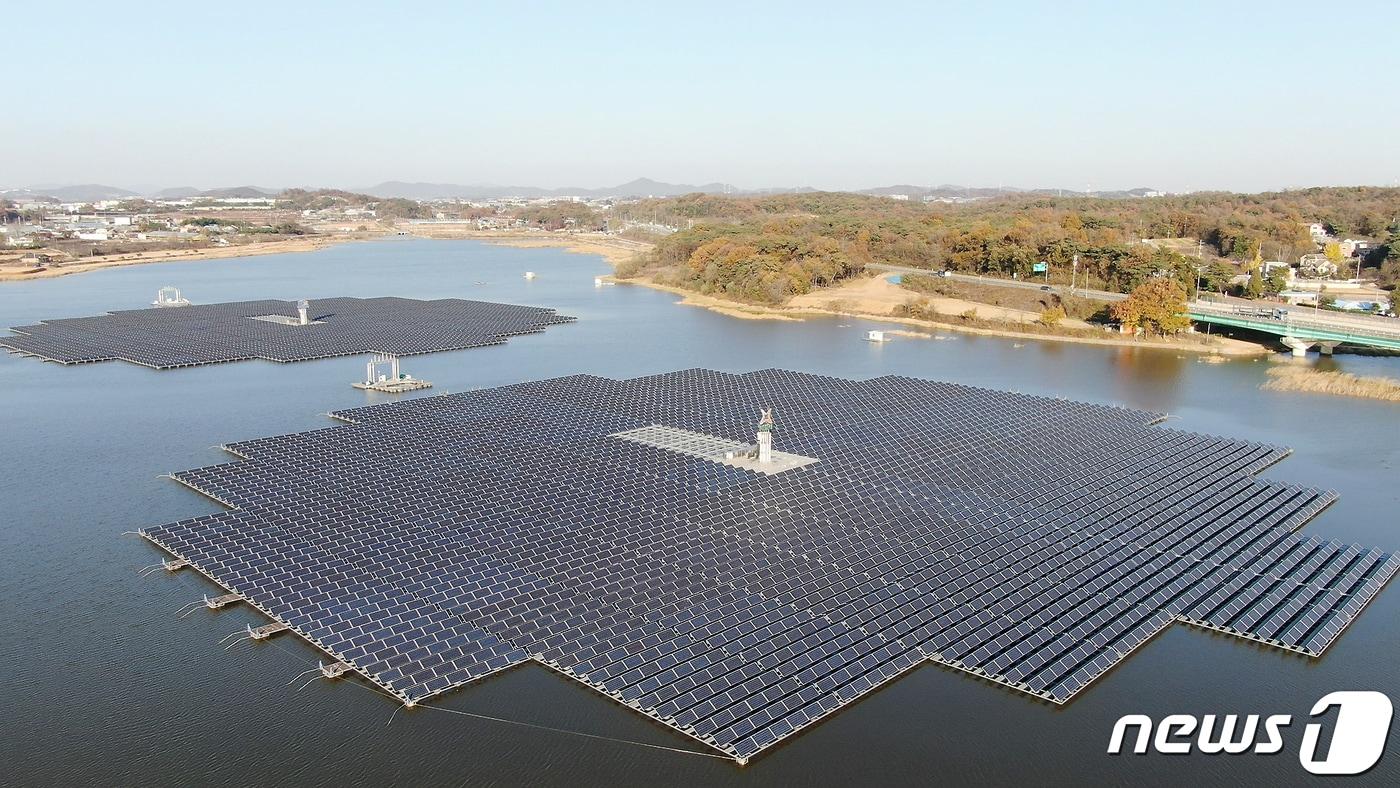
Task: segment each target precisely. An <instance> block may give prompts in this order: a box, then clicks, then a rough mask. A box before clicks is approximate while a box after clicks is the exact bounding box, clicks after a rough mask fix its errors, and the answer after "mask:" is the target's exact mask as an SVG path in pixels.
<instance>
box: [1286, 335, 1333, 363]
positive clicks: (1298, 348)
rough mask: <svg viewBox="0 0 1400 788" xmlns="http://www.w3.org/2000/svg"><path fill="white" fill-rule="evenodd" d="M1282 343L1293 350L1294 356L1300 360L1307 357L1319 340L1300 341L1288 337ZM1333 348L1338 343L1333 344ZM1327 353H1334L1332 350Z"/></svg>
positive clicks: (1329, 349)
mask: <svg viewBox="0 0 1400 788" xmlns="http://www.w3.org/2000/svg"><path fill="white" fill-rule="evenodd" d="M1280 341H1282V342H1283V344H1284V345H1286V346H1287V347H1288V348H1289V349H1291V350H1292V351H1293V355H1295V356H1297V357H1298V358H1302V357H1303V356H1306V355H1307V354H1308V348H1310V347H1312V346H1313V345H1315V344H1317V340H1315V339H1299V338H1297V337H1288V336H1286V337H1283V338H1282V339H1281V340H1280ZM1332 346H1333V347H1336V343H1335V342H1334V343H1332ZM1326 352H1327V353H1329V354H1330V353H1331V352H1332V350H1331V348H1328V350H1327V351H1326Z"/></svg>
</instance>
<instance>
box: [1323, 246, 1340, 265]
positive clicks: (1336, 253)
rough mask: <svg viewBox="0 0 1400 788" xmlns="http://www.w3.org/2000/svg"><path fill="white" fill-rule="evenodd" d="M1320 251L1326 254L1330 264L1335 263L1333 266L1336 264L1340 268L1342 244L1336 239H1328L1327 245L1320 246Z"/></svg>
mask: <svg viewBox="0 0 1400 788" xmlns="http://www.w3.org/2000/svg"><path fill="white" fill-rule="evenodd" d="M1322 253H1323V254H1324V255H1327V260H1328V261H1329V262H1331V263H1332V265H1335V266H1337V267H1338V268H1341V266H1342V245H1341V244H1339V243H1337V242H1336V241H1328V242H1327V245H1326V246H1324V247H1322Z"/></svg>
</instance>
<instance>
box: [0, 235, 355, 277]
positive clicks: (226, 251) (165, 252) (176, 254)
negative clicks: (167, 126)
mask: <svg viewBox="0 0 1400 788" xmlns="http://www.w3.org/2000/svg"><path fill="white" fill-rule="evenodd" d="M380 237H382V235H381V234H379V233H346V234H344V235H310V236H304V237H301V238H286V239H282V240H277V241H266V242H263V243H251V244H242V245H238V246H214V247H206V248H201V249H160V250H156V251H151V252H123V253H121V254H112V255H98V256H96V257H84V258H79V259H78V260H75V261H73V262H69V263H60V264H58V265H55V266H52V267H49V268H40V269H27V270H24V271H0V283H3V282H23V281H28V280H31V279H54V278H56V277H60V276H70V275H72V274H85V273H89V272H91V271H101V270H104V269H108V268H121V267H123V266H129V265H147V264H151V263H184V262H200V261H203V260H226V259H229V258H232V257H258V256H261V255H265V254H292V253H297V252H314V251H317V250H319V249H324V248H326V247H328V246H334V245H336V244H342V243H348V242H351V241H366V240H373V239H375V238H380Z"/></svg>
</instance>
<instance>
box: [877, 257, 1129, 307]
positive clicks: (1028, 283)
mask: <svg viewBox="0 0 1400 788" xmlns="http://www.w3.org/2000/svg"><path fill="white" fill-rule="evenodd" d="M866 268H873V269H875V270H877V271H888V272H890V273H892V274H923V275H924V276H934V275H936V274H937V273H938V272H937V271H930V270H928V269H927V268H908V267H906V266H902V265H887V264H885V263H870V264H868V265H867V266H866ZM947 278H948V279H952V280H953V281H955V282H973V283H976V284H983V285H995V286H996V287H1019V288H1021V289H1023V290H1041V289H1043V288H1045V287H1046V286H1047V285H1046V284H1045V283H1044V282H1037V281H1035V280H1030V279H996V278H993V277H990V276H972V275H970V274H959V273H949V274H948V277H947ZM1049 288H1050V289H1051V290H1052V291H1053V292H1055V293H1058V294H1060V295H1075V296H1078V297H1080V298H1088V299H1091V300H1094V301H1122V300H1123V299H1125V298H1127V296H1126V295H1124V294H1123V293H1110V292H1109V291H1107V290H1086V289H1084V288H1082V287H1076V288H1075V289H1074V290H1073V291H1071V290H1070V289H1069V288H1068V287H1065V286H1064V285H1049Z"/></svg>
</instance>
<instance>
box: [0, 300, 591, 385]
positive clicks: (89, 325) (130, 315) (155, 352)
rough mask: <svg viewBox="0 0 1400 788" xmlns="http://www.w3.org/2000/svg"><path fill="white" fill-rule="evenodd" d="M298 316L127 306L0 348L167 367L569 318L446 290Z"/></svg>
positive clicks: (244, 307) (388, 348) (272, 307)
mask: <svg viewBox="0 0 1400 788" xmlns="http://www.w3.org/2000/svg"><path fill="white" fill-rule="evenodd" d="M311 309H312V310H313V311H312V312H311V313H310V314H309V317H310V318H311V320H312V321H314V322H311V323H310V324H308V325H294V324H288V323H286V322H273V321H269V320H267V319H261V318H267V317H269V316H271V317H274V318H276V317H280V318H285V319H288V320H290V319H293V318H296V317H297V306H296V303H295V302H292V301H273V300H264V301H237V302H231V303H225V304H199V305H194V306H183V307H174V308H172V307H165V308H151V309H135V310H127V311H122V312H112V313H109V314H106V315H99V316H96V317H79V318H68V319H63V320H49V321H46V322H44V323H40V324H38V325H33V326H17V327H15V328H13V329H11V330H12V331H14V332H15V333H14V334H13V335H12V336H7V337H0V347H4V348H8V349H9V350H11V351H13V352H17V353H24V354H27V355H32V356H38V357H40V358H43V359H46V360H48V361H57V362H60V363H63V364H79V363H84V362H90V361H110V360H113V359H121V360H123V361H129V362H131V363H133V364H141V365H143V366H148V367H154V368H156V369H170V368H173V367H185V366H194V365H198V364H215V363H219V362H225V361H241V360H245V359H253V358H261V359H266V360H268V361H279V362H291V361H307V360H310V359H317V358H329V357H332V356H345V355H352V354H357V353H388V354H390V355H395V356H408V355H415V354H419V353H434V352H438V351H443V350H460V349H463V348H471V347H480V346H483V345H499V344H501V343H503V342H505V341H506V339H507V338H509V337H512V336H517V335H520V334H529V333H537V332H540V331H543V330H544V329H545V327H546V326H550V325H555V324H558V323H567V322H570V321H572V320H573V319H574V318H571V317H565V316H562V315H556V314H555V313H554V310H552V309H543V308H540V307H528V306H514V305H511V304H495V303H490V302H486V301H464V300H461V299H457V298H446V299H440V300H436V301H420V300H415V299H410V298H326V299H318V300H316V301H313V302H312V303H311Z"/></svg>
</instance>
